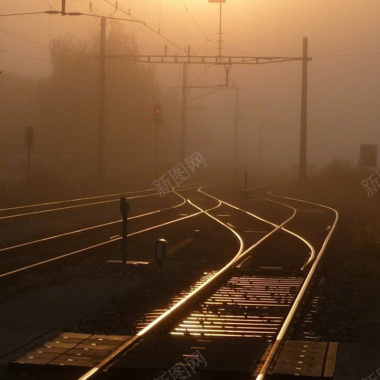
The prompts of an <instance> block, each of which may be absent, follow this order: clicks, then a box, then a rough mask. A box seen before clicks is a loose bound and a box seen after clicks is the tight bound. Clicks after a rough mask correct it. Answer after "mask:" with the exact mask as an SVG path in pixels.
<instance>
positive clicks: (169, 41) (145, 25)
mask: <svg viewBox="0 0 380 380" xmlns="http://www.w3.org/2000/svg"><path fill="white" fill-rule="evenodd" d="M103 1H104V2H105V3H107V4H108V5H111V6H114V5H113V4H112V3H111V2H110V1H109V0H103ZM118 10H119V11H121V12H123V13H125V14H127V15H128V16H130V17H132V18H133V19H134V20H137V21H139V22H140V23H141V25H143V26H144V27H145V28H146V29H148V30H149V31H150V32H152V33H154V34H156V35H158V36H159V37H160V38H162V39H163V40H165V41H166V42H168V43H169V44H170V45H172V46H174V47H175V48H177V49H178V50H180V51H183V52H186V49H183V48H181V47H180V46H178V45H177V44H176V43H174V42H173V41H171V40H169V38H167V37H165V36H164V35H162V34H161V33H158V32H157V31H156V30H154V29H153V28H152V27H150V26H149V25H147V24H146V23H145V22H143V21H140V20H139V19H138V18H137V17H135V16H133V15H132V13H128V12H127V11H125V10H124V9H122V8H120V7H118Z"/></svg>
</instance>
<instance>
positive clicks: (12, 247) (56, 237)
mask: <svg viewBox="0 0 380 380" xmlns="http://www.w3.org/2000/svg"><path fill="white" fill-rule="evenodd" d="M173 193H174V194H175V195H177V196H179V197H180V198H182V202H180V203H178V204H176V205H174V206H170V207H166V208H163V209H159V210H153V211H149V212H146V213H144V214H139V215H134V216H131V217H129V218H128V220H132V219H138V218H142V217H145V216H149V215H153V214H158V213H160V212H163V211H166V210H171V209H174V208H177V207H181V206H183V205H184V204H186V199H185V198H183V197H182V196H180V195H179V194H177V193H176V192H175V191H173ZM129 199H131V198H129ZM0 219H1V218H0ZM122 221H123V220H122V219H118V220H114V221H111V222H107V223H102V224H97V225H95V226H90V227H86V228H81V229H79V230H75V231H69V232H65V233H62V234H58V235H54V236H48V237H46V238H42V239H37V240H33V241H29V242H26V243H21V244H17V245H13V246H10V247H5V248H0V253H1V252H5V251H10V250H13V249H16V248H22V247H27V246H29V245H33V244H38V243H42V242H46V241H50V240H54V239H58V238H61V237H64V236H70V235H75V234H79V233H81V232H85V231H90V230H94V229H97V228H102V227H107V226H110V225H112V224H117V223H121V222H122Z"/></svg>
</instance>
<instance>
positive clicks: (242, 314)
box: [80, 188, 337, 380]
mask: <svg viewBox="0 0 380 380" xmlns="http://www.w3.org/2000/svg"><path fill="white" fill-rule="evenodd" d="M176 195H177V196H178V197H181V202H179V203H177V204H176V205H174V206H170V207H168V209H171V210H172V209H173V208H178V209H180V210H181V211H182V212H181V215H180V217H178V216H179V215H177V218H173V217H172V219H170V218H169V220H166V221H163V220H160V223H158V224H156V225H153V226H152V225H151V226H148V227H147V226H145V228H142V227H141V226H139V227H137V229H136V231H134V232H131V233H130V234H131V235H132V234H142V233H143V232H146V231H149V230H151V229H152V228H160V227H163V226H166V227H167V226H170V225H171V224H173V223H177V222H181V221H183V220H184V219H188V218H193V217H199V216H200V215H206V216H207V217H208V218H210V219H211V220H212V222H213V223H218V224H219V225H221V226H223V227H224V228H225V229H226V231H227V232H228V233H229V234H233V235H234V236H235V238H236V241H237V242H238V249H237V252H236V253H235V254H234V257H233V259H232V260H231V261H230V262H229V263H228V264H227V265H226V266H225V267H223V268H222V269H220V270H219V271H215V272H210V273H206V274H205V275H204V277H203V278H202V279H200V280H199V282H198V283H197V284H195V285H194V286H193V287H192V288H191V289H189V290H188V291H187V292H182V293H181V294H179V295H178V296H177V297H175V298H174V299H173V300H172V301H171V303H170V304H168V305H167V308H165V309H160V310H154V311H152V312H150V313H148V314H147V315H145V316H144V317H142V319H140V320H138V321H137V322H136V334H135V335H134V336H132V337H130V338H129V339H128V340H127V341H126V342H125V343H124V344H122V345H121V346H120V347H119V348H118V349H116V350H115V351H114V352H112V354H110V355H108V356H107V357H106V358H105V359H104V360H102V361H101V362H100V363H98V364H97V365H96V366H94V367H93V368H92V369H90V370H89V371H87V372H86V373H85V374H84V375H83V376H81V377H80V380H87V379H92V378H95V377H96V376H97V375H99V374H102V376H106V378H108V377H109V378H121V376H124V375H127V374H128V375H129V376H132V378H139V377H138V376H148V377H145V378H152V379H153V378H154V379H156V378H161V377H160V376H167V375H168V374H170V371H172V370H175V368H176V363H182V364H183V363H185V364H186V363H187V364H186V365H187V369H188V370H189V362H188V361H187V359H188V358H193V359H194V360H195V359H197V360H198V362H199V360H200V357H201V358H202V360H203V362H204V363H206V362H207V369H206V367H205V368H194V365H193V366H191V363H193V364H194V360H193V362H191V360H190V369H192V370H193V375H194V373H195V374H197V376H199V373H200V372H201V373H206V372H207V376H211V377H208V378H218V377H217V376H219V375H220V368H224V372H223V373H224V375H226V374H227V373H229V374H230V376H237V375H236V374H237V373H240V372H241V376H242V377H241V378H248V377H247V376H249V378H253V376H257V379H262V378H263V377H264V376H265V374H266V373H267V371H268V368H269V366H270V364H271V362H272V360H273V358H274V357H275V354H276V352H277V350H278V348H279V346H280V344H281V342H282V341H283V340H284V337H285V336H286V332H287V330H288V328H289V326H290V324H291V322H292V320H293V318H294V316H295V314H296V311H297V310H298V308H299V306H300V304H301V303H302V300H303V297H304V295H305V293H306V291H307V289H308V288H309V286H310V284H311V280H312V278H313V275H314V272H315V270H316V267H317V266H318V263H319V261H320V259H321V257H322V255H323V252H324V250H325V248H326V245H327V243H328V241H329V239H330V237H331V234H332V233H333V231H334V228H335V225H336V223H337V213H336V211H335V210H332V209H329V208H327V207H326V206H323V205H317V204H312V203H310V202H305V201H300V200H296V199H285V198H284V199H283V198H281V197H279V196H278V195H276V196H275V195H268V196H266V197H265V199H264V198H263V197H260V198H259V197H255V198H252V199H253V201H252V202H251V203H247V202H245V204H244V209H243V208H242V207H238V206H236V205H234V204H232V203H230V202H227V201H225V200H222V199H221V198H220V197H217V196H214V195H212V194H211V193H210V190H208V191H205V189H204V188H199V189H198V191H197V192H196V193H195V192H194V190H192V189H189V190H186V189H184V190H180V191H178V193H176ZM258 199H260V200H258ZM269 205H271V206H269ZM300 205H301V206H300ZM269 207H274V208H276V209H278V208H279V207H280V208H281V212H279V213H278V212H277V213H273V214H272V215H269V216H272V217H271V218H269V216H268V213H267V209H268V208H269ZM311 208H312V210H313V213H314V214H313V215H314V216H315V215H318V216H322V215H323V217H322V221H321V222H320V225H318V223H315V224H316V225H313V230H312V231H306V233H305V227H307V225H306V224H305V222H306V220H305V215H306V216H308V214H309V213H310V209H311ZM184 209H185V210H186V211H184ZM305 210H306V211H305ZM315 210H319V211H318V213H317V212H316V211H315ZM146 214H147V215H146V216H148V215H149V216H151V215H152V214H162V211H161V210H156V211H152V212H150V213H146ZM326 214H329V215H328V216H326ZM279 215H280V216H279ZM143 216H145V215H144V214H141V216H139V215H137V216H136V219H139V218H141V220H143V219H144V218H143ZM160 216H162V215H160ZM326 221H327V222H328V226H326V225H325V224H326ZM316 227H317V228H316ZM327 227H328V228H327ZM304 235H307V237H308V238H307V239H306V238H305V237H304ZM292 251H293V252H292ZM289 257H291V258H292V259H291V265H289ZM231 344H232V346H233V347H235V348H236V352H239V353H240V354H239V355H238V357H236V358H234V357H232V358H230V359H231V360H230V361H231V363H232V364H231V365H230V366H228V365H226V363H223V365H222V364H221V362H220V359H218V358H217V357H216V355H217V354H216V353H217V352H218V350H219V351H220V349H221V348H220V347H221V345H224V346H225V347H229V349H230V348H231ZM154 347H155V348H156V349H154ZM169 347H171V349H169ZM194 347H195V348H197V347H198V349H197V350H195V351H196V352H197V353H196V354H194V352H192V351H191V350H192V348H194ZM218 347H219V348H218ZM247 348H249V350H247ZM163 349H167V350H168V352H167V353H166V354H163V353H162V350H163ZM193 351H194V350H193ZM244 352H245V353H246V352H249V353H250V354H249V355H248V356H247V354H244ZM173 355H174V356H173ZM194 355H195V356H196V358H195V357H194ZM197 355H198V356H197ZM171 356H173V358H172V359H171V360H173V362H172V367H170V366H169V367H168V363H170V360H169V358H170V357H171ZM141 357H143V358H144V360H143V362H141V360H140V361H139V360H137V358H141ZM154 358H161V361H160V360H156V359H154ZM174 358H175V360H174ZM228 360H229V359H228ZM228 360H227V361H228ZM224 361H226V360H224ZM239 362H240V364H237V363H239ZM239 365H240V367H239ZM234 366H235V367H234ZM233 367H234V368H233ZM218 368H219V369H218ZM104 370H107V371H106V372H105V373H106V374H107V375H105V374H104ZM168 371H169V372H168ZM218 371H219V372H218ZM231 371H232V372H231ZM239 371H240V372H239ZM148 373H149V374H148ZM231 373H232V375H231ZM233 374H234V375H233ZM136 376H137V377H136ZM149 376H151V377H149ZM212 376H216V377H212ZM244 376H245V377H244ZM162 378H165V377H162ZM167 378H170V377H167ZM172 378H175V377H173V376H172ZM231 378H234V379H235V378H239V377H231Z"/></svg>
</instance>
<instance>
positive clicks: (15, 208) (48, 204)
mask: <svg viewBox="0 0 380 380" xmlns="http://www.w3.org/2000/svg"><path fill="white" fill-rule="evenodd" d="M153 190H154V189H146V190H136V191H129V192H124V193H116V194H109V195H97V196H93V197H84V198H76V199H67V200H64V201H55V202H46V203H36V204H32V205H24V206H16V207H8V208H2V209H0V212H4V211H13V210H21V209H27V208H33V207H43V206H51V205H56V204H65V203H74V202H82V201H87V200H92V199H101V198H109V197H116V196H121V195H127V194H136V193H143V192H147V191H153ZM154 194H158V193H157V192H156V193H154Z"/></svg>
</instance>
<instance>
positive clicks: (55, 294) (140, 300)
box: [0, 215, 238, 379]
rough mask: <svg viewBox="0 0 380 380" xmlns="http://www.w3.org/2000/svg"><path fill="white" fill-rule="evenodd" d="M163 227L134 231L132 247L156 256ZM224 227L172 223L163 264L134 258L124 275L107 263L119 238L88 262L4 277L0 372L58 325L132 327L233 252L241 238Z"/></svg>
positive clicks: (119, 330) (107, 329) (113, 330)
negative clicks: (137, 263)
mask: <svg viewBox="0 0 380 380" xmlns="http://www.w3.org/2000/svg"><path fill="white" fill-rule="evenodd" d="M195 229H197V232H196V233H195V234H194V231H195ZM185 231H187V234H189V236H187V235H186V233H185ZM162 233H163V231H154V232H151V233H147V234H144V235H143V236H142V237H139V238H135V239H130V243H131V244H130V251H129V252H130V255H131V256H132V255H134V256H135V257H138V256H139V255H142V258H143V259H144V254H149V255H150V257H151V256H152V255H153V244H152V243H151V242H154V241H155V240H156V239H157V237H158V236H160V237H162V235H157V234H162ZM224 233H225V231H224V229H223V227H221V226H220V225H218V224H217V223H210V222H209V219H208V218H207V217H206V216H204V215H201V216H200V217H198V218H197V220H193V219H189V220H188V221H186V222H183V223H181V224H180V225H179V226H177V227H174V230H173V231H172V232H170V233H169V231H167V233H166V235H165V237H168V240H169V243H168V249H169V248H170V247H173V246H174V247H175V246H176V245H177V246H178V248H177V249H174V251H172V253H170V254H168V256H167V258H166V260H165V263H164V265H163V266H162V268H161V270H159V268H158V266H157V264H156V263H154V262H153V263H152V264H150V265H145V266H129V267H128V270H127V275H126V277H125V278H121V272H120V268H119V266H118V265H117V264H110V263H106V261H107V260H109V259H117V258H119V257H120V252H121V249H120V247H119V245H117V244H115V247H113V248H112V249H109V248H107V250H105V249H101V250H97V251H96V252H94V253H93V254H92V255H91V256H86V260H85V262H84V260H83V258H80V257H77V258H74V259H70V260H67V261H66V262H65V264H64V265H62V264H61V265H60V267H57V266H54V265H53V266H50V267H48V268H46V269H44V270H41V271H36V272H33V274H30V275H28V276H23V277H18V278H15V279H14V280H11V281H7V282H6V283H5V282H4V283H3V286H2V291H1V298H0V308H1V313H0V376H1V373H2V372H3V373H4V372H5V371H6V368H7V363H8V362H9V361H10V360H13V359H15V358H17V357H19V356H21V355H22V354H23V353H25V352H27V351H29V350H30V349H32V348H34V347H36V346H38V345H40V344H41V343H43V342H44V341H47V340H48V339H50V337H52V336H54V335H58V333H59V332H61V331H72V332H90V333H94V334H120V335H128V334H132V333H134V332H135V330H134V322H135V321H136V320H137V319H138V318H139V317H140V316H142V315H143V314H145V313H147V312H149V311H151V310H152V309H155V308H165V307H167V305H168V303H169V301H170V300H171V299H172V297H174V296H175V295H178V294H180V292H181V291H185V290H187V289H188V288H189V287H190V286H191V285H192V284H193V283H195V282H196V281H197V280H198V279H200V278H201V277H202V275H203V274H204V272H209V271H213V270H216V269H218V268H220V267H222V266H223V265H224V264H225V263H226V262H227V261H229V260H230V259H231V258H232V257H233V256H235V254H236V252H237V250H238V244H237V239H236V238H235V237H234V236H233V235H232V234H230V235H227V236H225V235H224ZM170 234H172V235H173V237H172V238H171V236H170ZM177 235H178V236H181V238H180V239H181V240H182V241H186V242H187V244H186V245H184V246H181V244H178V243H181V240H180V241H175V240H174V236H177ZM137 236H138V235H137ZM177 239H178V238H177ZM149 242H150V243H149ZM145 258H146V257H145ZM9 376H10V377H9ZM2 379H12V375H9V374H8V375H3V377H2Z"/></svg>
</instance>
